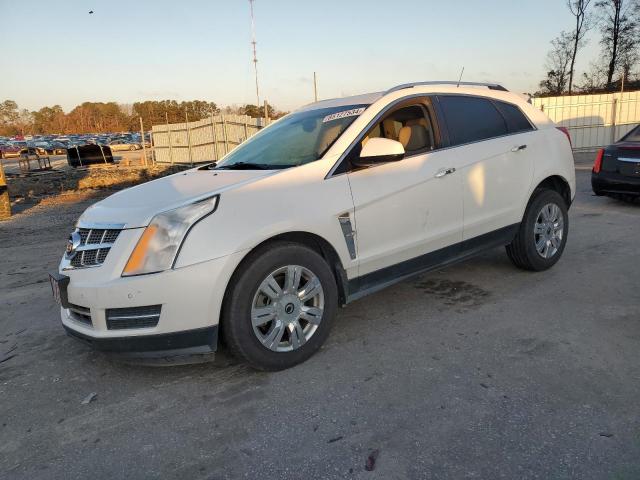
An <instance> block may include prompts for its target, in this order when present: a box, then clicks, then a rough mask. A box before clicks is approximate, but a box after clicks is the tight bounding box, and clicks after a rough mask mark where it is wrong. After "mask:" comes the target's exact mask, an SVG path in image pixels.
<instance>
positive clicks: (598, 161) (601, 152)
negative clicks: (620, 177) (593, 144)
mask: <svg viewBox="0 0 640 480" xmlns="http://www.w3.org/2000/svg"><path fill="white" fill-rule="evenodd" d="M603 156H604V148H601V149H600V150H598V153H596V160H595V162H593V173H600V170H601V169H602V157H603Z"/></svg>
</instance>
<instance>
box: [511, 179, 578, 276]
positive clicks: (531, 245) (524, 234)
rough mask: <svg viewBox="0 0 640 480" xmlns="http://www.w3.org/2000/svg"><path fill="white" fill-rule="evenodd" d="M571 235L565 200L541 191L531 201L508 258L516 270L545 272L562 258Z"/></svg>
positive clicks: (559, 196)
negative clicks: (568, 235)
mask: <svg viewBox="0 0 640 480" xmlns="http://www.w3.org/2000/svg"><path fill="white" fill-rule="evenodd" d="M568 233H569V215H568V211H567V204H566V202H565V200H564V198H563V197H562V196H561V195H560V194H559V193H558V192H556V191H554V190H538V191H537V192H535V193H534V195H533V197H532V199H531V200H530V201H529V205H528V206H527V210H526V211H525V214H524V218H523V219H522V223H521V224H520V227H519V229H518V233H517V234H516V237H515V238H514V239H513V241H512V242H511V243H510V244H509V245H507V255H508V256H509V258H510V259H511V261H512V262H513V264H514V265H515V266H516V267H519V268H522V269H524V270H532V271H542V270H546V269H548V268H551V267H552V266H553V265H554V264H555V263H556V262H557V261H558V260H559V259H560V257H561V256H562V252H563V251H564V247H565V245H566V243H567V234H568Z"/></svg>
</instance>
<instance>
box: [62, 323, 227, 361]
mask: <svg viewBox="0 0 640 480" xmlns="http://www.w3.org/2000/svg"><path fill="white" fill-rule="evenodd" d="M63 327H64V329H65V330H66V332H67V334H68V335H69V336H70V337H73V338H76V339H78V340H80V341H82V342H84V343H86V344H87V345H89V346H90V347H92V348H94V349H95V350H100V351H103V352H111V353H127V354H140V355H141V356H142V355H144V356H146V355H153V356H169V355H191V354H203V353H211V352H214V351H215V350H216V345H217V343H218V326H217V325H215V326H213V327H206V328H198V329H195V330H188V331H184V332H176V333H164V334H160V335H138V336H134V337H115V338H97V337H91V336H89V335H85V334H82V333H80V332H78V331H76V330H74V329H72V328H69V327H68V326H67V325H64V324H63Z"/></svg>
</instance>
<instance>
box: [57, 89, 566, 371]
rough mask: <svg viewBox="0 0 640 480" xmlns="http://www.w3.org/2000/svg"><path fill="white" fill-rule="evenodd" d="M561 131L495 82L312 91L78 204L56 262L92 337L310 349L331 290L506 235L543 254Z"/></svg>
mask: <svg viewBox="0 0 640 480" xmlns="http://www.w3.org/2000/svg"><path fill="white" fill-rule="evenodd" d="M574 195H575V172H574V164H573V157H572V153H571V146H570V142H569V140H568V138H567V135H566V132H562V131H561V130H560V129H558V128H556V126H555V125H554V124H553V123H552V122H551V121H550V120H549V119H548V118H547V117H546V116H545V115H544V114H543V113H542V112H540V111H539V110H537V109H535V108H534V107H532V106H531V105H530V104H528V103H527V102H526V101H525V100H523V99H522V98H521V96H519V95H516V94H513V93H509V92H508V91H506V90H505V89H504V88H503V87H501V86H500V85H493V84H477V83H464V82H463V83H460V84H456V82H421V83H413V84H406V85H400V86H397V87H394V88H392V89H390V90H388V91H386V92H380V93H372V94H366V95H360V96H354V97H349V98H340V99H335V100H327V101H321V102H317V103H314V104H311V105H308V106H306V107H303V108H301V109H299V110H297V111H295V112H293V113H291V114H289V115H287V116H285V117H283V118H282V119H280V120H278V121H277V122H274V123H272V124H271V125H270V126H269V127H267V128H265V129H263V130H262V131H261V132H260V133H258V134H256V135H255V136H253V137H252V138H250V139H249V140H248V141H246V142H245V143H243V144H242V145H240V146H239V147H237V148H236V149H235V150H233V151H231V152H230V153H229V154H228V155H227V156H226V157H225V158H223V159H222V160H221V161H220V162H219V163H217V164H210V165H205V166H202V167H199V168H194V169H192V170H188V171H185V172H182V173H178V174H175V175H172V176H169V177H165V178H162V179H158V180H154V181H152V182H149V183H145V184H142V185H139V186H136V187H133V188H129V189H127V190H123V191H121V192H118V193H116V194H114V195H111V196H110V197H108V198H106V199H104V200H102V201H99V202H97V203H96V204H95V205H93V206H91V207H90V208H88V209H87V210H86V211H85V212H84V213H83V214H82V216H81V217H80V219H79V220H78V223H77V228H76V230H75V231H74V232H73V233H72V234H71V237H70V239H69V243H68V246H67V251H66V253H65V254H64V257H63V258H62V261H61V263H60V266H59V269H58V272H56V273H52V274H51V283H52V287H53V291H54V296H55V297H56V299H57V300H58V301H59V303H60V304H61V307H62V308H61V315H62V324H63V326H64V328H65V329H66V331H67V332H68V333H69V334H70V335H71V336H73V337H76V338H79V339H81V340H84V341H86V342H87V343H89V344H90V345H92V346H93V347H94V348H96V349H99V350H104V351H110V352H120V353H124V352H128V354H131V352H134V353H135V354H139V355H141V356H144V355H157V356H169V355H174V354H175V355H189V354H197V353H205V352H212V351H215V350H216V348H217V344H218V337H219V336H220V340H221V341H223V342H224V344H226V345H227V347H228V348H229V350H230V351H231V352H232V353H233V354H235V355H236V356H238V357H239V358H241V359H243V360H244V361H246V362H248V363H249V364H250V365H252V366H253V367H255V368H258V369H264V370H278V369H283V368H287V367H291V366H292V365H295V364H297V363H300V362H302V361H304V360H306V359H307V358H309V357H310V356H311V355H312V354H313V353H314V352H315V351H316V350H318V348H319V347H320V346H321V345H322V343H323V342H324V341H325V339H326V338H327V336H328V334H329V331H330V329H331V324H332V322H333V320H334V318H335V316H336V311H337V308H338V306H341V305H345V304H347V303H349V302H351V301H352V300H355V299H358V298H360V297H362V296H363V295H367V294H369V293H372V292H375V291H376V290H379V289H381V288H384V287H386V286H388V285H391V284H393V283H395V282H398V281H401V280H403V279H406V278H408V277H410V276H412V275H416V274H420V273H423V272H426V271H428V270H431V269H434V268H436V267H441V266H443V265H447V264H450V263H453V262H456V261H459V260H462V259H465V258H468V257H470V256H472V255H475V254H477V253H479V252H481V251H483V250H486V249H489V248H494V247H498V246H503V245H504V246H506V251H507V255H508V256H509V258H510V259H511V260H512V262H513V263H514V264H515V265H516V266H517V267H520V268H523V269H526V270H533V271H539V270H544V269H547V268H549V267H551V266H552V265H553V264H555V263H556V262H557V261H558V259H559V258H560V256H561V255H562V252H563V250H564V247H565V244H566V241H567V232H568V226H569V224H568V215H567V209H568V208H569V206H570V205H571V202H572V200H573V197H574Z"/></svg>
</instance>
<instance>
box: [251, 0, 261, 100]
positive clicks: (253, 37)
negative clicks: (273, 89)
mask: <svg viewBox="0 0 640 480" xmlns="http://www.w3.org/2000/svg"><path fill="white" fill-rule="evenodd" d="M254 1H255V0H249V8H250V9H251V45H252V46H253V69H254V71H255V74H256V106H257V107H258V108H260V88H258V56H257V54H256V24H255V20H254V16H253V2H254Z"/></svg>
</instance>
